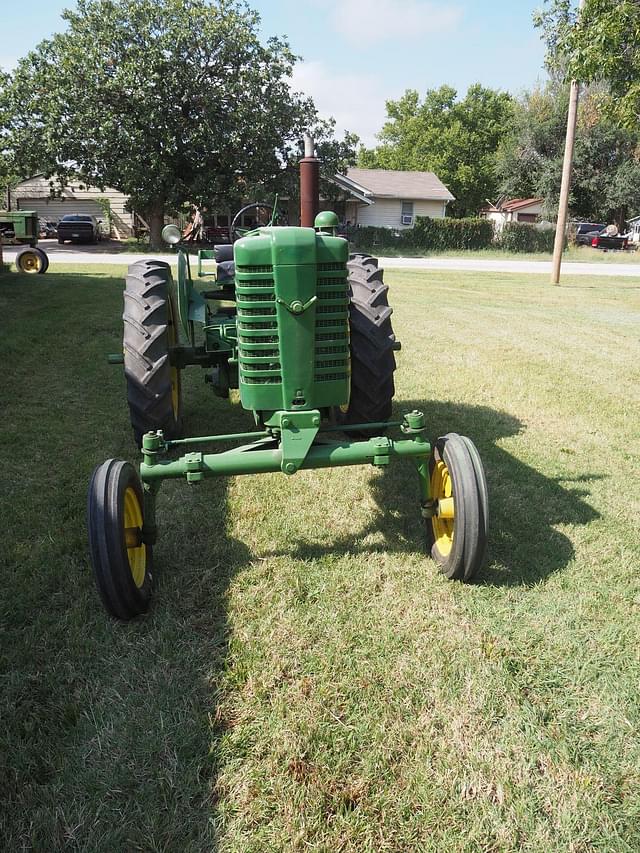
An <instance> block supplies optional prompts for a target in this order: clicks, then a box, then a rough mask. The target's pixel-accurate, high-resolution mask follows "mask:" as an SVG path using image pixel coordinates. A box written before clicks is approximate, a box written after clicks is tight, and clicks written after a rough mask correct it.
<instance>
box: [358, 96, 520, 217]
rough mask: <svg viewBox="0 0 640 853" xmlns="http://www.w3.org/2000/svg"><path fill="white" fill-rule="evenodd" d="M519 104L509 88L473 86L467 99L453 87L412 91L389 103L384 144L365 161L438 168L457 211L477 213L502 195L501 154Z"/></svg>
mask: <svg viewBox="0 0 640 853" xmlns="http://www.w3.org/2000/svg"><path fill="white" fill-rule="evenodd" d="M512 112H513V102H512V99H511V97H510V96H509V95H508V94H506V93H504V92H497V91H495V90H493V89H487V88H485V87H484V86H481V85H480V84H475V85H473V86H471V87H470V88H469V90H468V92H467V94H466V96H465V97H464V99H462V100H458V97H457V92H456V90H455V89H453V88H452V87H451V86H441V87H440V88H439V89H430V90H428V91H427V92H426V94H425V96H424V98H423V99H422V100H421V99H420V95H419V94H418V92H417V91H415V90H407V91H406V92H405V94H404V95H403V96H402V97H401V98H400V100H398V101H387V116H388V120H387V122H386V124H385V125H384V127H383V128H382V130H381V132H380V133H379V134H378V138H379V140H380V145H378V146H377V147H376V148H374V149H373V150H362V151H361V152H360V157H359V165H361V166H364V167H367V168H378V169H403V170H409V171H414V170H415V171H432V172H435V173H436V174H437V175H438V177H439V178H440V179H441V180H442V181H443V182H444V183H445V184H446V186H447V187H448V188H449V189H450V190H451V192H452V193H453V195H454V196H455V197H456V201H455V202H454V203H453V204H452V205H451V206H450V208H449V210H450V212H451V213H453V214H454V215H460V216H464V215H470V214H471V215H475V214H477V212H478V210H479V208H480V207H482V206H483V205H484V204H485V202H486V199H487V198H493V197H494V195H495V193H496V187H497V179H496V174H495V153H496V150H497V148H498V146H499V144H500V142H501V140H502V139H503V137H504V136H505V135H506V134H507V133H508V132H509V128H510V124H511V121H512Z"/></svg>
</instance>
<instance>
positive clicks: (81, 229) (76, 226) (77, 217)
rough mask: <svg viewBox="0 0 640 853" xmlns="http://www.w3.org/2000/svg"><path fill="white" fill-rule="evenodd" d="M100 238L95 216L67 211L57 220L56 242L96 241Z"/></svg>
mask: <svg viewBox="0 0 640 853" xmlns="http://www.w3.org/2000/svg"><path fill="white" fill-rule="evenodd" d="M101 238H102V235H101V234H100V225H99V224H98V220H97V219H96V218H95V216H87V215H85V214H84V213H68V214H67V215H66V216H63V217H62V219H61V220H60V222H58V243H64V241H65V240H70V241H71V242H72V243H97V242H98V240H100V239H101Z"/></svg>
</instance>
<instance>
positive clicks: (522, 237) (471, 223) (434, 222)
mask: <svg viewBox="0 0 640 853" xmlns="http://www.w3.org/2000/svg"><path fill="white" fill-rule="evenodd" d="M349 239H350V240H351V242H352V243H354V245H355V247H356V248H358V249H361V248H362V249H364V248H366V249H374V248H375V249H376V250H382V249H403V248H407V249H424V250H425V251H428V252H438V251H440V252H441V251H447V250H450V249H461V250H469V249H476V250H477V249H504V250H505V251H507V252H552V251H553V239H554V232H553V231H552V230H548V231H539V230H538V229H537V228H535V227H534V226H533V225H527V224H525V223H522V222H513V223H509V224H507V225H505V227H504V228H503V230H502V233H501V234H499V235H496V234H495V233H494V229H493V224H492V222H491V221H490V220H489V219H430V218H429V217H426V216H425V217H422V216H419V217H418V218H417V219H416V224H415V226H414V227H413V228H406V229H404V230H402V231H400V230H398V231H396V230H394V229H393V228H376V227H373V226H366V227H364V228H354V229H352V230H351V231H350V233H349Z"/></svg>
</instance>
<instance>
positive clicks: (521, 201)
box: [500, 198, 544, 211]
mask: <svg viewBox="0 0 640 853" xmlns="http://www.w3.org/2000/svg"><path fill="white" fill-rule="evenodd" d="M543 201H544V199H543V198H512V199H511V200H510V201H505V202H504V203H503V204H502V205H501V207H500V209H501V210H505V211H511V210H521V209H522V208H523V207H533V206H534V205H535V204H542V202H543Z"/></svg>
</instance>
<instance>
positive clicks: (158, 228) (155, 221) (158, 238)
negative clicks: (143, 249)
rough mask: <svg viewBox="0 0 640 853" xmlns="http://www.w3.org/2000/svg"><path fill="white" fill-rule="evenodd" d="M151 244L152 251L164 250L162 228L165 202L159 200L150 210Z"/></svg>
mask: <svg viewBox="0 0 640 853" xmlns="http://www.w3.org/2000/svg"><path fill="white" fill-rule="evenodd" d="M147 213H148V217H149V244H150V246H151V248H152V249H162V248H163V243H162V228H163V226H164V202H163V201H162V199H158V200H157V201H156V202H154V204H153V206H152V207H150V208H149V210H148V212H147Z"/></svg>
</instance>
